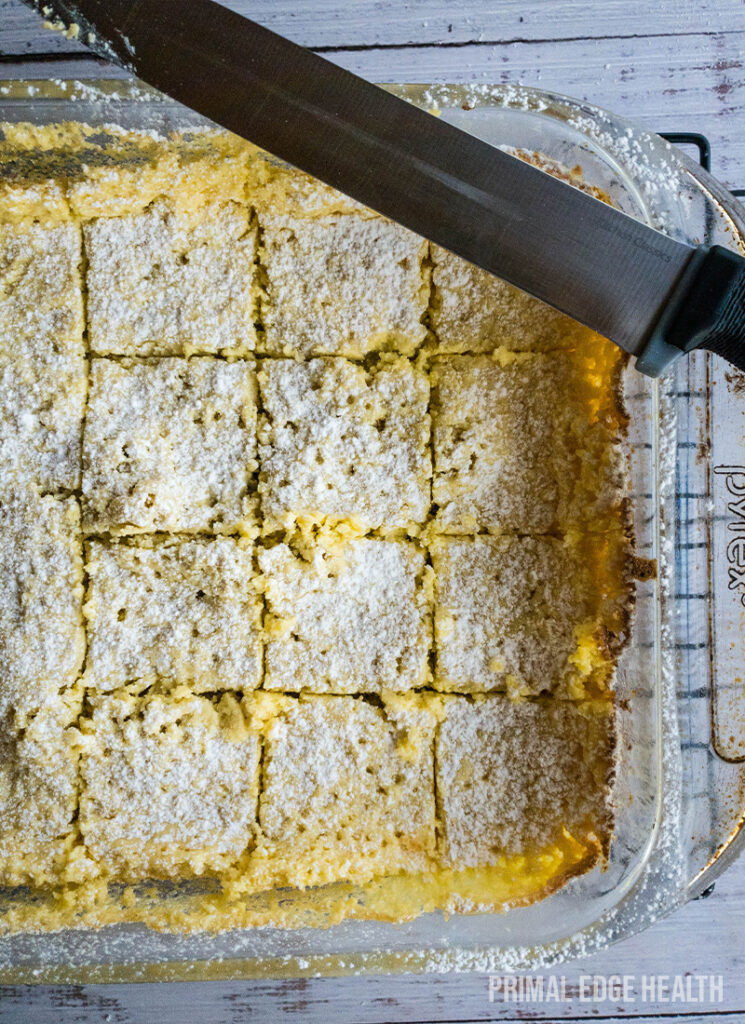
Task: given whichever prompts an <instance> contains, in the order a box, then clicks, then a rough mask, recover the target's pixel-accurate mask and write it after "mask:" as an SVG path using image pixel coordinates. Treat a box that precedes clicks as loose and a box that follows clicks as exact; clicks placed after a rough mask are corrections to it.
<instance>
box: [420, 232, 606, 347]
mask: <svg viewBox="0 0 745 1024" xmlns="http://www.w3.org/2000/svg"><path fill="white" fill-rule="evenodd" d="M432 260H433V263H434V267H433V270H432V282H433V285H434V297H433V304H432V329H433V331H434V333H435V337H436V339H437V351H438V352H442V353H471V354H476V353H481V352H483V353H487V352H493V351H494V349H495V348H500V347H501V348H506V349H509V350H510V351H512V352H528V351H529V352H548V351H551V350H553V349H569V348H573V347H575V346H577V345H581V344H583V343H584V344H588V343H589V344H592V343H593V342H595V341H600V339H599V338H597V336H595V335H593V334H592V332H591V331H590V330H588V328H586V327H583V326H582V325H581V324H578V323H577V321H576V320H571V319H570V318H569V317H568V316H565V315H564V314H563V313H559V311H558V310H556V309H552V308H551V306H547V305H546V303H545V302H541V301H540V299H536V298H534V297H533V296H532V295H528V294H527V292H523V291H521V290H520V289H519V288H515V287H514V285H511V284H508V283H507V281H502V280H501V279H500V278H498V277H493V276H492V275H491V274H488V273H487V272H486V271H485V270H481V269H480V268H479V267H475V266H474V265H473V264H472V263H468V262H467V261H466V260H463V259H461V258H460V257H459V256H454V255H453V253H451V252H448V251H447V250H446V249H441V248H440V246H437V245H433V246H432Z"/></svg>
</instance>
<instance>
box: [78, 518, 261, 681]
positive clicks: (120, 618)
mask: <svg viewBox="0 0 745 1024" xmlns="http://www.w3.org/2000/svg"><path fill="white" fill-rule="evenodd" d="M86 574H87V576H88V593H87V600H86V603H85V609H84V611H85V617H86V623H87V630H88V656H87V663H86V673H85V680H86V684H87V685H88V686H90V687H92V688H94V689H97V690H112V689H115V688H117V687H120V686H123V685H125V684H127V683H137V684H139V685H140V686H146V685H151V684H153V683H155V682H157V681H161V682H167V683H185V684H190V685H191V686H192V687H193V688H194V690H195V691H197V692H199V691H212V690H222V689H246V690H250V689H253V688H254V687H256V686H258V685H259V683H260V682H261V676H262V642H261V604H260V601H259V595H258V592H257V590H256V587H255V585H254V577H255V570H254V565H253V549H252V545H251V544H250V542H248V541H245V540H236V539H235V538H233V537H215V538H211V539H203V538H199V539H188V538H182V539H179V540H167V541H161V542H158V541H155V542H153V541H152V540H149V539H147V538H141V539H138V540H135V541H132V542H127V541H122V542H119V543H102V542H100V541H91V542H90V543H89V544H88V546H87V558H86Z"/></svg>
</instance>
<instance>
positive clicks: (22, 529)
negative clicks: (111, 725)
mask: <svg viewBox="0 0 745 1024" xmlns="http://www.w3.org/2000/svg"><path fill="white" fill-rule="evenodd" d="M0 579H2V587H1V588H0V718H4V717H5V716H6V714H7V713H8V712H9V711H12V712H14V713H15V715H16V718H17V720H18V722H19V724H20V725H21V726H22V725H23V723H24V722H25V720H26V718H27V716H28V715H29V714H31V713H33V712H36V711H38V710H39V709H43V708H45V707H46V706H47V705H52V704H54V702H55V700H56V697H57V694H58V693H59V691H60V690H61V689H62V688H63V687H66V686H71V685H72V684H73V683H74V682H75V680H76V678H77V675H78V672H79V671H80V669H81V667H82V663H83V658H84V656H85V632H84V629H83V614H82V604H83V559H82V551H81V539H80V511H79V509H78V504H77V501H76V500H75V499H74V498H54V497H50V496H46V497H41V496H40V495H39V494H38V493H36V492H35V491H31V490H29V491H27V492H26V493H21V494H10V495H8V496H4V495H2V494H0Z"/></svg>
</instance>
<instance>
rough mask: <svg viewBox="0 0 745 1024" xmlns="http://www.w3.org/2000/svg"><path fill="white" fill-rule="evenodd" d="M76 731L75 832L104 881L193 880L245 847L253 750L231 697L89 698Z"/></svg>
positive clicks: (253, 738)
mask: <svg viewBox="0 0 745 1024" xmlns="http://www.w3.org/2000/svg"><path fill="white" fill-rule="evenodd" d="M90 703H91V705H92V711H91V713H90V715H89V716H86V717H84V718H82V719H81V721H80V731H81V734H82V739H81V744H82V753H81V761H80V772H81V778H82V795H81V798H80V831H81V835H82V839H83V842H84V844H85V849H86V851H87V853H88V855H89V857H90V859H91V860H92V861H93V862H94V863H95V864H96V865H97V868H98V871H99V872H100V874H102V875H104V876H107V875H108V876H112V877H114V878H118V879H124V880H128V879H129V880H139V879H142V878H178V877H194V876H197V875H201V874H204V872H205V871H209V870H212V871H219V870H220V869H223V868H225V867H227V866H229V865H230V864H232V863H233V861H235V860H236V859H237V858H238V857H239V856H240V854H241V853H242V852H243V851H244V850H245V849H246V848H247V847H248V845H249V844H250V842H251V841H252V839H253V834H254V829H255V823H256V799H257V785H258V769H259V749H260V748H259V740H258V737H257V734H256V733H255V732H254V731H253V730H252V729H251V727H250V723H249V722H248V721H247V720H246V718H245V716H244V713H243V710H242V708H241V706H240V705H239V704H238V703H237V701H236V700H235V698H234V697H232V696H230V695H227V694H226V695H223V697H222V698H221V699H220V701H219V702H217V703H215V702H213V701H210V700H207V699H206V698H205V697H198V696H192V695H190V694H188V693H186V694H178V693H176V694H173V695H159V694H153V695H149V696H145V697H136V696H133V695H131V694H128V693H125V692H119V693H116V694H112V695H111V696H101V697H92V698H90Z"/></svg>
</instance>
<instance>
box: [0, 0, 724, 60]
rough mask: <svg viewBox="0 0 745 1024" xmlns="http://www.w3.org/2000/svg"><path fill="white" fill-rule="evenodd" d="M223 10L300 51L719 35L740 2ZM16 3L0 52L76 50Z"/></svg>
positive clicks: (554, 0)
mask: <svg viewBox="0 0 745 1024" xmlns="http://www.w3.org/2000/svg"><path fill="white" fill-rule="evenodd" d="M223 2H224V3H225V6H226V7H230V8H232V9H233V10H236V11H240V12H241V13H242V14H245V15H246V16H248V17H253V18H255V19H256V20H257V21H260V22H261V23H262V24H264V25H266V26H267V27H268V28H271V29H273V30H274V31H275V32H280V33H282V34H284V35H287V36H289V37H290V38H291V39H294V40H296V41H297V42H299V43H302V44H303V45H304V46H310V47H312V48H317V47H334V48H336V47H343V48H346V47H350V46H370V45H373V46H398V45H402V44H410V43H415V44H416V45H417V46H431V45H434V44H437V43H445V44H447V45H450V46H457V45H460V44H462V43H465V42H481V43H484V44H485V43H488V42H501V43H505V42H510V41H545V40H549V39H550V40H553V39H574V38H608V37H617V38H634V37H639V36H653V35H684V34H686V33H696V34H698V33H700V32H701V31H702V29H703V28H704V27H705V30H706V31H707V32H709V33H710V34H712V35H714V34H718V33H725V32H727V31H728V30H729V29H732V28H733V27H734V26H735V25H736V24H737V23H738V21H739V22H740V24H741V25H742V23H743V20H744V18H743V8H742V3H741V2H740V0H698V2H696V3H691V2H687V3H680V2H679V0H656V2H655V3H649V2H647V0H628V2H625V0H604V2H603V4H602V15H601V14H600V10H601V8H600V7H599V6H598V3H597V0H551V2H547V0H483V2H481V3H478V4H473V3H467V2H464V0H452V2H447V0H405V2H401V0H355V2H354V3H344V2H342V0H294V2H293V0H264V2H263V3H261V4H260V3H258V2H257V0H223ZM40 24H41V23H40V19H39V17H38V16H37V15H35V14H34V13H33V12H32V11H30V10H28V9H27V8H26V7H25V6H24V5H23V4H22V3H21V0H0V25H2V29H1V30H0V36H1V39H2V42H0V53H6V54H14V53H15V54H21V55H24V56H25V55H29V54H31V53H50V52H55V53H56V52H76V51H79V50H80V48H81V45H80V44H79V43H76V42H74V41H69V40H66V39H64V38H63V37H62V36H61V35H60V34H59V33H49V32H43V31H41V27H40Z"/></svg>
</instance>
